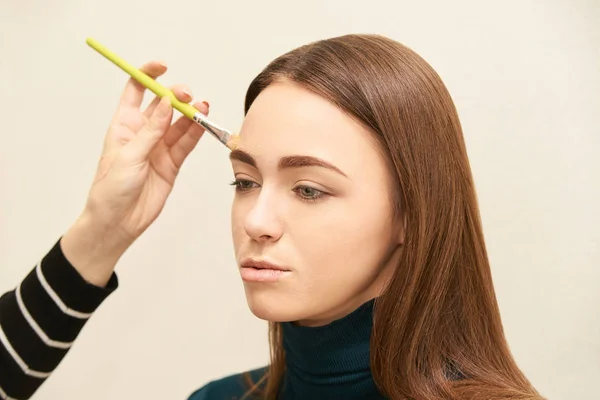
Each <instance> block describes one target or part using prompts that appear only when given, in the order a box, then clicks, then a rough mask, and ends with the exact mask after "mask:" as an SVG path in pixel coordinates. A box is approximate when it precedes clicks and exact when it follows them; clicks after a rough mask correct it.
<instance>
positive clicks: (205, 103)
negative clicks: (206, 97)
mask: <svg viewBox="0 0 600 400" xmlns="http://www.w3.org/2000/svg"><path fill="white" fill-rule="evenodd" d="M202 104H204V105H205V106H206V108H210V104H208V101H203V102H202Z"/></svg>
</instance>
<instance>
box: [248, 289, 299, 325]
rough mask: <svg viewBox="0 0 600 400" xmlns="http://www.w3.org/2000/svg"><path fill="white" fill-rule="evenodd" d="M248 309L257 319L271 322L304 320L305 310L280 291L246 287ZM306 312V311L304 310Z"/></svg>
mask: <svg viewBox="0 0 600 400" xmlns="http://www.w3.org/2000/svg"><path fill="white" fill-rule="evenodd" d="M244 288H245V292H246V302H247V303H248V308H250V311H252V314H254V315H255V316H256V317H257V318H260V319H263V320H265V321H270V322H291V321H297V320H299V319H301V318H302V314H303V312H302V311H303V310H301V309H298V308H297V307H295V305H296V304H298V303H296V302H292V301H290V298H289V296H286V295H285V294H284V293H281V291H279V290H268V289H267V288H253V287H248V285H244ZM304 311H306V310H304Z"/></svg>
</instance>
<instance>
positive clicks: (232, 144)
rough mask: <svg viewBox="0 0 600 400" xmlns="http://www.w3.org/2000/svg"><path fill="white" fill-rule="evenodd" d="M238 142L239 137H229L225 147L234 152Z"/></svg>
mask: <svg viewBox="0 0 600 400" xmlns="http://www.w3.org/2000/svg"><path fill="white" fill-rule="evenodd" d="M239 141H240V135H235V134H234V135H231V137H230V138H229V141H228V142H227V144H226V145H225V146H227V147H228V148H229V149H230V150H235V149H236V148H237V146H238V143H239Z"/></svg>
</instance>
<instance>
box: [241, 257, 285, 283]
mask: <svg viewBox="0 0 600 400" xmlns="http://www.w3.org/2000/svg"><path fill="white" fill-rule="evenodd" d="M241 267H242V268H241V269H240V275H241V277H242V280H244V281H246V282H261V283H266V282H278V281H280V280H281V279H283V278H285V277H286V276H288V275H290V274H291V271H290V270H289V269H288V268H285V267H282V266H280V265H277V264H273V263H270V262H268V261H260V260H253V259H247V260H244V262H242V264H241Z"/></svg>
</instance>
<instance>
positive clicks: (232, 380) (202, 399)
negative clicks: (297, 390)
mask: <svg viewBox="0 0 600 400" xmlns="http://www.w3.org/2000/svg"><path fill="white" fill-rule="evenodd" d="M266 372H267V367H262V368H258V369H254V370H252V371H248V372H243V373H241V374H234V375H229V376H226V377H224V378H221V379H217V380H213V381H210V382H208V383H207V384H206V385H204V386H202V387H201V388H200V389H198V390H196V391H195V392H194V393H192V394H191V395H190V397H189V398H188V400H213V399H215V400H217V399H218V400H241V398H242V396H243V395H244V394H245V393H246V392H247V391H248V389H249V388H250V387H251V386H250V385H249V382H248V378H247V377H248V376H249V377H250V379H251V381H252V382H253V383H256V382H258V381H259V380H260V379H261V378H262V377H263V376H264V375H265V374H266ZM249 400H250V399H249Z"/></svg>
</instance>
